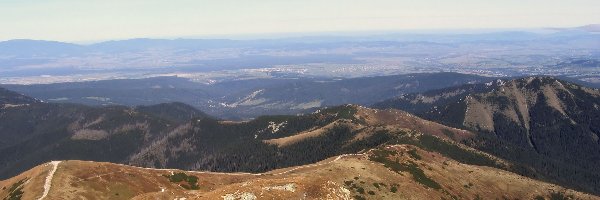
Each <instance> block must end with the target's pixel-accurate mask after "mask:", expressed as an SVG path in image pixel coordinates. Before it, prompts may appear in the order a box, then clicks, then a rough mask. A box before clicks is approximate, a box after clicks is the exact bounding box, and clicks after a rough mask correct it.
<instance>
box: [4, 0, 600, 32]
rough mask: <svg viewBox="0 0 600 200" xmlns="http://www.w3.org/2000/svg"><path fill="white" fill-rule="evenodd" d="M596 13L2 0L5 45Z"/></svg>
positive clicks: (574, 7)
mask: <svg viewBox="0 0 600 200" xmlns="http://www.w3.org/2000/svg"><path fill="white" fill-rule="evenodd" d="M599 10H600V1H599V0H569V1H566V0H488V1H484V0H454V1H448V0H446V1H442V0H419V1H414V0H411V1H408V0H165V1H158V0H0V27H1V28H0V29H1V31H0V40H8V39H24V38H27V39H44V40H59V41H96V40H107V39H124V38H140V37H149V38H172V37H210V36H212V37H227V36H228V35H245V34H263V33H300V32H340V31H394V30H418V29H479V28H538V27H573V26H581V25H585V24H594V23H600V12H599Z"/></svg>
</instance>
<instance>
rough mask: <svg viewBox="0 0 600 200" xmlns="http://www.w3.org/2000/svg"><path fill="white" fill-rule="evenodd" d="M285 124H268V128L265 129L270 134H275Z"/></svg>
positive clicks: (285, 123)
mask: <svg viewBox="0 0 600 200" xmlns="http://www.w3.org/2000/svg"><path fill="white" fill-rule="evenodd" d="M287 123H288V122H287V121H285V122H281V123H279V124H276V123H275V122H269V126H268V127H267V129H270V130H271V133H277V131H279V129H280V128H283V127H285V125H287Z"/></svg>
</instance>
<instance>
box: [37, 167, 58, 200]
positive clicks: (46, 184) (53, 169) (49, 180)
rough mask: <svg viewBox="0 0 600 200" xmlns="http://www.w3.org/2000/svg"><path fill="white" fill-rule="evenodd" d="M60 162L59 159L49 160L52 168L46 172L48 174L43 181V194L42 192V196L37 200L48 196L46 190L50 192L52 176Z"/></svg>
mask: <svg viewBox="0 0 600 200" xmlns="http://www.w3.org/2000/svg"><path fill="white" fill-rule="evenodd" d="M60 162H61V161H52V162H50V164H51V165H52V170H51V171H50V172H49V173H48V176H46V182H45V183H44V194H42V197H40V198H39V199H38V200H42V199H44V198H46V196H48V192H50V186H52V177H54V173H55V172H56V169H57V168H58V164H59V163H60Z"/></svg>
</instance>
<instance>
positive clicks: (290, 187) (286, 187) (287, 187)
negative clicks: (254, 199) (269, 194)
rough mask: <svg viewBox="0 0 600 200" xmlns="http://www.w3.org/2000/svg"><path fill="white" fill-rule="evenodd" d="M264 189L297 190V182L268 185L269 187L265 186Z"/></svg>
mask: <svg viewBox="0 0 600 200" xmlns="http://www.w3.org/2000/svg"><path fill="white" fill-rule="evenodd" d="M263 190H267V191H271V190H281V191H288V192H295V191H296V184H295V183H288V184H285V185H278V186H267V187H263Z"/></svg>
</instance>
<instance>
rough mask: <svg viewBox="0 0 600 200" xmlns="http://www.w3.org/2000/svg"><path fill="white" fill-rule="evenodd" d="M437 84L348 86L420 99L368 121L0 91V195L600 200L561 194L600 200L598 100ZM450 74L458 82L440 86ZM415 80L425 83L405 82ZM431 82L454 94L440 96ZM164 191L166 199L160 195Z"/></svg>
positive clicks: (538, 84) (350, 108)
mask: <svg viewBox="0 0 600 200" xmlns="http://www.w3.org/2000/svg"><path fill="white" fill-rule="evenodd" d="M443 75H444V76H440V75H439V74H438V75H421V76H416V75H413V77H403V76H399V77H393V78H390V80H388V81H382V80H386V79H373V80H372V81H360V82H357V83H354V84H350V85H355V86H357V87H359V88H364V92H363V93H357V94H362V95H364V96H365V97H367V96H368V95H369V91H372V95H370V96H377V94H378V93H379V92H378V90H374V89H371V88H374V87H379V86H380V85H384V84H392V86H393V87H396V86H398V84H400V85H402V84H405V83H407V82H404V81H406V80H409V81H408V83H412V82H413V81H419V85H420V87H417V88H420V89H414V87H409V88H411V90H412V91H416V93H415V92H413V93H403V94H400V95H399V96H397V97H395V98H391V99H389V100H386V101H382V102H380V103H377V104H375V105H374V106H373V107H375V108H377V109H374V108H367V107H364V106H359V105H351V104H350V105H342V106H333V107H328V108H324V107H315V108H314V109H313V110H312V112H311V113H305V114H300V115H271V116H260V117H256V118H255V119H253V120H249V121H228V120H221V119H218V118H215V117H211V116H209V115H206V114H204V113H203V112H201V111H199V110H196V109H194V108H193V107H191V106H188V105H186V104H182V103H164V104H159V105H151V106H136V107H125V106H98V107H96V106H84V105H79V104H69V103H61V104H59V103H46V102H41V101H39V100H36V99H33V98H29V97H27V96H24V95H21V94H19V93H16V92H11V91H9V90H0V141H2V142H3V143H0V163H2V164H1V165H0V175H1V176H2V177H12V176H15V175H17V176H16V177H14V178H12V179H9V180H7V181H2V182H0V186H2V187H4V188H5V189H3V190H2V191H0V195H1V196H0V197H4V196H6V197H16V196H19V195H20V196H21V197H38V196H40V195H43V193H44V190H43V189H42V188H43V187H42V186H43V185H44V184H43V180H44V177H46V176H47V175H48V174H53V176H56V177H55V178H56V179H54V180H56V182H54V181H53V182H54V183H56V185H54V184H53V186H52V187H55V188H58V190H57V189H50V191H49V193H48V195H49V197H52V196H61V195H64V196H71V195H76V196H77V195H91V194H93V193H97V194H98V195H111V196H112V195H115V196H117V195H124V196H121V197H118V198H131V197H134V196H135V197H137V198H142V199H144V198H155V197H164V198H167V197H169V198H171V197H173V198H174V197H177V198H183V197H188V198H192V197H203V198H211V197H219V196H221V197H223V196H224V197H227V198H229V197H232V198H238V196H239V195H246V196H251V195H254V196H256V197H258V196H257V195H260V191H263V190H267V189H265V188H270V187H276V186H281V187H277V188H284V189H282V190H278V189H272V188H270V189H268V191H272V192H264V194H266V195H282V196H278V197H274V198H283V197H290V198H294V197H295V195H304V194H305V195H308V196H311V197H315V198H318V197H321V196H327V195H328V194H329V195H342V196H344V197H346V196H349V197H351V198H357V199H360V198H380V197H381V198H382V199H385V198H389V199H397V198H409V197H411V198H412V197H414V198H419V197H424V196H429V197H431V196H436V197H440V198H449V199H451V198H459V197H460V198H510V199H512V198H519V199H532V198H536V199H540V198H570V197H573V198H575V197H576V198H582V199H598V197H595V196H589V195H587V194H584V193H580V192H575V191H573V190H570V189H565V188H571V189H574V190H577V191H583V192H587V193H591V194H594V195H598V194H600V190H598V188H600V187H599V186H600V182H599V181H598V180H600V174H599V173H598V171H597V170H595V169H598V168H599V166H598V163H597V162H596V161H598V160H599V154H598V152H600V143H599V141H598V135H599V131H598V130H600V129H598V127H597V126H598V124H597V123H595V122H596V121H598V120H599V117H600V116H599V113H600V112H599V110H598V109H599V108H598V105H600V92H599V91H598V89H593V88H587V87H583V86H580V85H577V84H574V83H571V82H567V81H563V80H559V79H556V78H551V77H525V78H518V79H511V80H502V79H500V80H496V79H493V80H490V79H486V80H485V81H484V82H479V83H476V84H464V83H462V85H460V84H453V83H456V82H454V81H451V80H460V81H458V82H465V81H466V80H469V81H471V80H472V79H471V78H473V77H471V76H460V75H456V74H443ZM447 75H454V76H455V79H448V80H442V78H444V77H446V76H447ZM419 77H425V79H421V80H418V79H417V80H415V79H411V78H419ZM435 77H437V78H439V79H440V80H437V79H436V78H435ZM465 78H466V79H465ZM366 80H369V79H366ZM425 80H427V81H426V82H427V83H425ZM477 80H482V79H477ZM438 81H439V82H438ZM469 81H466V82H469ZM348 82H349V83H353V82H352V81H348ZM348 82H347V83H345V84H349V83H348ZM360 83H363V84H366V83H369V84H370V85H372V86H373V87H369V85H368V84H367V85H361V84H360ZM336 84H338V83H336ZM442 84H446V86H451V87H448V88H442V87H438V86H440V85H442ZM393 87H391V86H388V88H393ZM315 88H316V87H315ZM332 88H335V87H332ZM425 88H428V89H425ZM421 89H422V91H420V90H421ZM431 89H432V90H431ZM425 90H427V91H425ZM330 91H334V90H330ZM355 91H361V90H358V89H357V90H355ZM380 91H388V90H387V89H382V90H380ZM406 91H410V90H406ZM283 94H285V93H283ZM291 94H293V93H291ZM298 94H305V95H312V94H311V93H306V92H299V93H298ZM255 96H259V94H256V95H255ZM332 98H333V97H332ZM357 98H359V97H357ZM380 98H381V97H377V98H373V99H380ZM248 99H251V100H256V98H254V97H253V98H248ZM248 99H246V100H248ZM390 108H394V109H390ZM399 109H401V110H406V111H408V112H405V111H401V110H399ZM336 156H337V157H336ZM51 160H88V161H101V162H113V163H120V164H128V165H133V166H140V167H152V168H178V169H184V170H210V171H219V172H251V173H266V174H267V175H264V174H263V175H252V174H241V173H237V174H213V173H202V172H183V171H178V170H166V171H164V170H154V169H141V168H134V167H127V166H121V165H115V164H109V163H95V162H81V161H63V162H52V163H48V164H46V165H41V166H38V165H40V164H43V163H45V162H48V161H51ZM311 163H317V164H311ZM35 166H38V167H35ZM31 168H32V170H29V171H26V170H27V169H31ZM282 168H287V169H282ZM288 170H289V171H288ZM24 171H26V172H24ZM107 171H121V172H122V173H116V174H114V175H110V174H111V173H110V172H107ZM22 172H24V173H23V174H21V175H18V174H20V173H22ZM171 172H172V173H171ZM179 172H183V173H184V174H183V175H182V174H178V173H179ZM107 173H108V174H107ZM329 173H332V174H335V176H327V175H325V174H329ZM144 174H145V175H144ZM211 174H212V175H211ZM269 174H270V175H269ZM310 174H313V175H310ZM315 174H316V175H315ZM517 174H518V175H517ZM163 175H164V176H163ZM190 175H193V176H195V177H196V178H193V177H191V178H190V177H188V176H190ZM209 175H210V176H211V177H212V178H209V177H208V176H209ZM238 176H239V178H237V179H236V178H233V177H238ZM263 176H265V178H263ZM522 176H525V177H529V178H532V179H537V181H536V180H531V179H529V178H525V177H522ZM61 177H62V178H61ZM65 177H71V178H65ZM127 177H128V178H127ZM143 177H148V178H143ZM267 177H268V178H267ZM50 179H52V178H50ZM80 179H81V180H86V181H83V182H78V181H77V180H80ZM209 180H210V181H209ZM283 180H287V181H283ZM390 180H394V181H391V182H390ZM73 181H74V182H73ZM220 181H223V182H220ZM540 181H543V182H549V183H551V184H549V183H542V182H540ZM26 182H27V183H26ZM139 182H143V183H147V184H141V185H140V184H137V183H139ZM400 183H402V184H400ZM88 184H91V185H88ZM255 184H257V185H255ZM327 184H330V185H331V187H329V186H328V185H327ZM394 184H399V185H394ZM490 184H491V185H494V186H493V187H491V185H490ZM515 184H516V185H519V187H516V188H513V186H515ZM553 184H556V185H553ZM558 185H560V186H558ZM392 187H395V188H396V189H392ZM67 188H71V189H67ZM161 188H162V189H161ZM285 188H288V189H285ZM289 188H294V191H299V192H300V191H302V193H303V194H298V193H294V192H290V191H288V190H291V189H289ZM524 188H527V189H524ZM187 189H190V190H187ZM230 189H235V190H238V192H235V191H234V190H230ZM165 190H166V191H170V192H171V193H164V194H163V193H161V191H163V192H164V191H165ZM196 190H197V191H196ZM394 191H395V192H394ZM409 191H410V192H414V194H412V193H411V194H408V193H409ZM288 192H289V193H288ZM27 195H29V196H27ZM139 195H141V196H139ZM369 195H371V196H369ZM411 195H412V196H411ZM502 195H504V196H502ZM107 198H109V197H108V196H107ZM115 198H117V197H115ZM239 198H241V197H239Z"/></svg>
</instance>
